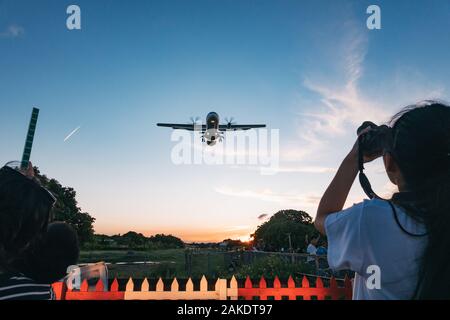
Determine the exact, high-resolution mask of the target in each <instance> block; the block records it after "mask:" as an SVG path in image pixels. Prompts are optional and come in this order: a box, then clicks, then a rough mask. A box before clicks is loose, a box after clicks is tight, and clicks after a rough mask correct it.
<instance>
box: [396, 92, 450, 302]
mask: <svg viewBox="0 0 450 320" xmlns="http://www.w3.org/2000/svg"><path fill="white" fill-rule="evenodd" d="M391 126H392V128H393V138H394V147H393V153H394V154H393V156H394V158H395V159H396V161H397V165H398V166H399V168H400V171H401V173H402V175H403V178H404V180H405V187H406V188H405V189H406V190H405V191H402V192H399V193H396V194H394V196H393V198H392V200H393V202H394V203H396V204H398V205H399V206H401V207H403V208H404V209H405V211H406V213H407V214H408V215H410V216H411V217H413V218H414V219H415V220H417V221H419V222H421V223H423V224H424V225H425V227H426V230H427V237H426V239H427V245H426V248H425V251H424V254H423V257H422V259H421V261H420V271H419V280H418V284H417V288H416V291H415V293H414V296H413V298H415V299H450V106H448V105H446V104H444V103H440V102H436V101H426V102H423V103H420V104H417V105H414V106H409V107H407V108H405V109H403V110H402V111H401V112H399V113H398V114H396V115H395V116H394V117H393V118H392V120H391Z"/></svg>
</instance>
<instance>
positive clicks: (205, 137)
mask: <svg viewBox="0 0 450 320" xmlns="http://www.w3.org/2000/svg"><path fill="white" fill-rule="evenodd" d="M198 120H199V118H198V117H197V118H195V119H194V118H192V117H191V122H192V123H188V124H179V123H157V124H156V125H157V126H158V127H168V128H172V129H182V130H189V131H197V130H198V131H201V133H202V142H206V144H207V145H208V146H213V145H215V144H216V142H217V141H219V142H221V141H222V139H223V134H222V133H223V132H226V131H236V130H249V129H253V128H265V127H266V125H265V124H235V123H234V122H233V118H231V119H225V121H226V123H225V124H220V118H219V114H218V113H217V112H210V113H208V114H207V115H206V124H198V123H197V122H198Z"/></svg>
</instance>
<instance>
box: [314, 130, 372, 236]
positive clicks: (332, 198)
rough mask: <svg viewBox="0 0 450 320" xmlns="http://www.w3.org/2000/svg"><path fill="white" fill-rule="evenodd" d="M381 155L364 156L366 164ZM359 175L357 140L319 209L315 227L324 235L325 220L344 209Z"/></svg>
mask: <svg viewBox="0 0 450 320" xmlns="http://www.w3.org/2000/svg"><path fill="white" fill-rule="evenodd" d="M369 130H370V128H369V127H368V128H366V129H364V130H362V131H361V133H360V135H361V134H364V133H365V132H367V131H369ZM380 155H381V154H379V155H374V156H371V157H367V156H364V162H370V161H372V160H374V159H376V158H378V157H379V156H380ZM357 174H358V140H356V142H355V144H354V145H353V148H352V150H351V151H350V152H349V154H348V155H347V156H346V157H345V159H344V161H342V163H341V165H340V166H339V169H338V171H337V172H336V175H335V176H334V178H333V180H332V181H331V183H330V185H329V186H328V188H327V190H326V191H325V193H324V194H323V196H322V199H320V202H319V206H318V208H317V214H316V218H315V220H314V226H315V227H316V229H317V230H318V231H319V232H320V233H322V234H326V232H325V219H326V217H327V216H328V215H329V214H331V213H335V212H338V211H341V210H342V209H343V208H344V204H345V201H346V200H347V197H348V193H349V192H350V189H351V187H352V185H353V182H354V181H355V178H356V175H357Z"/></svg>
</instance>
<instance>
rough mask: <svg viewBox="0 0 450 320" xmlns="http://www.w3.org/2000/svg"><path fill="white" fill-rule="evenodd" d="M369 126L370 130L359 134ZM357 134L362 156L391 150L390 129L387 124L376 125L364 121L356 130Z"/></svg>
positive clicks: (370, 155)
mask: <svg viewBox="0 0 450 320" xmlns="http://www.w3.org/2000/svg"><path fill="white" fill-rule="evenodd" d="M368 127H370V128H371V130H369V131H367V132H365V133H363V134H361V135H360V133H361V131H363V130H364V129H366V128H368ZM357 133H358V136H359V138H358V139H359V149H360V152H362V154H363V155H364V156H368V157H372V156H376V155H380V154H384V153H385V152H392V144H393V138H392V129H391V128H390V127H388V126H387V125H381V126H377V125H376V124H375V123H373V122H370V121H365V122H364V123H363V124H362V125H361V126H360V127H359V128H358V130H357Z"/></svg>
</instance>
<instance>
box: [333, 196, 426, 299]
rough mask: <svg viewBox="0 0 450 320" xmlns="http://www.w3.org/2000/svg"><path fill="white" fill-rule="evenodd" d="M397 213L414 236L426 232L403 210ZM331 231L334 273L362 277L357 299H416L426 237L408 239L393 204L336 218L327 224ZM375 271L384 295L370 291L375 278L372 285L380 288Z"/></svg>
mask: <svg viewBox="0 0 450 320" xmlns="http://www.w3.org/2000/svg"><path fill="white" fill-rule="evenodd" d="M396 211H397V216H398V218H399V222H400V223H401V225H402V226H403V228H404V229H405V230H407V231H408V232H411V233H413V234H423V233H424V232H425V228H424V226H423V225H421V224H418V223H416V222H415V221H414V220H413V219H412V218H410V217H409V216H408V215H406V214H405V213H404V212H403V211H402V209H400V208H399V207H396ZM325 230H326V234H327V237H328V264H329V265H330V267H331V268H332V269H335V270H343V269H347V270H348V269H349V270H353V271H355V272H356V274H355V280H354V288H353V299H355V300H369V299H373V300H381V299H411V298H412V296H413V294H414V290H415V288H416V284H417V281H418V268H419V263H420V259H421V257H422V254H423V250H424V247H425V245H426V236H425V237H412V236H410V235H408V234H406V233H404V232H403V231H402V230H401V229H400V227H399V226H398V224H397V222H396V221H395V217H394V213H393V211H392V208H391V207H390V205H389V203H388V202H387V201H384V200H379V199H373V200H364V201H363V202H362V203H359V204H355V205H353V206H352V207H350V208H348V209H346V210H343V211H340V212H337V213H334V214H330V215H329V216H328V217H327V218H326V219H325ZM373 265H376V266H378V267H379V270H380V276H381V277H380V284H381V286H380V289H376V288H374V289H370V288H369V287H368V286H367V285H366V281H367V280H368V278H369V277H370V283H371V284H373V283H374V282H373V280H374V278H373V276H372V275H373V274H374V269H373V267H371V268H369V271H368V267H369V266H373ZM368 272H369V273H368ZM371 276H372V277H371ZM370 287H373V286H370Z"/></svg>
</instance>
